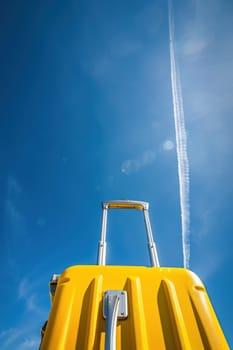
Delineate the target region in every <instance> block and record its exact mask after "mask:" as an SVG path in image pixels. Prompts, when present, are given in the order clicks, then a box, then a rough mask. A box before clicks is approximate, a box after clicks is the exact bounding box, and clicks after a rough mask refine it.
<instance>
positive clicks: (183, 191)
mask: <svg viewBox="0 0 233 350" xmlns="http://www.w3.org/2000/svg"><path fill="white" fill-rule="evenodd" d="M168 22H169V47H170V64H171V84H172V100H173V112H174V122H175V132H176V153H177V161H178V177H179V189H180V208H181V229H182V247H183V259H184V267H185V268H189V259H190V242H189V235H190V213H189V161H188V154H187V139H186V130H185V120H184V108H183V99H182V90H181V84H180V77H179V72H178V69H177V66H176V60H175V49H174V21H173V9H172V0H168Z"/></svg>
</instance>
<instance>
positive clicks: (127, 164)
mask: <svg viewBox="0 0 233 350" xmlns="http://www.w3.org/2000/svg"><path fill="white" fill-rule="evenodd" d="M154 160H155V152H153V151H150V150H149V151H145V152H143V154H142V155H141V156H139V157H138V158H137V159H127V160H125V161H124V162H123V163H122V165H121V172H122V173H123V174H125V175H130V174H132V173H136V172H138V171H139V170H140V169H141V168H143V167H145V166H148V165H150V164H152V163H153V162H154Z"/></svg>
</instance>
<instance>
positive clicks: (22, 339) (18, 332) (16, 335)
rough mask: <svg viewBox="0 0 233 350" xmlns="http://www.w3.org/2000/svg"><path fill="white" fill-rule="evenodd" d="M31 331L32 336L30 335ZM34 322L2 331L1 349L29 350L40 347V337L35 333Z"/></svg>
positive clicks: (0, 337)
mask: <svg viewBox="0 0 233 350" xmlns="http://www.w3.org/2000/svg"><path fill="white" fill-rule="evenodd" d="M30 332H31V334H32V335H31V336H30V335H28V334H30ZM34 332H35V330H34V329H32V324H30V323H29V324H27V325H25V326H23V327H21V328H9V329H6V330H3V331H2V332H1V333H0V342H1V350H12V349H19V350H27V349H38V347H39V344H40V337H39V336H37V335H35V334H33V333H34ZM38 334H39V330H38Z"/></svg>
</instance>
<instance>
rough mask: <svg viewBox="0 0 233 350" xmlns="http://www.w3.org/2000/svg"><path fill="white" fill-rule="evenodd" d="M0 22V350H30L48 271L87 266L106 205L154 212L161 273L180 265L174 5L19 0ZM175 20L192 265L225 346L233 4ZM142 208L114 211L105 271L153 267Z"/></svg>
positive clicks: (178, 5) (203, 4) (190, 3)
mask: <svg viewBox="0 0 233 350" xmlns="http://www.w3.org/2000/svg"><path fill="white" fill-rule="evenodd" d="M0 13H1V20H0V26H1V30H0V50H1V55H0V61H1V63H0V74H1V80H0V87H1V94H0V111H1V118H0V155H1V172H0V194H1V196H0V198H1V200H0V206H1V210H0V229H1V231H0V232H1V235H0V240H1V242H0V247H1V248H0V249H1V254H0V259H1V266H2V269H1V277H2V278H1V279H2V284H1V289H0V297H1V299H0V300H1V310H2V312H1V315H2V316H1V321H0V344H1V349H2V350H13V349H19V350H25V349H37V347H38V343H39V336H40V335H39V334H40V327H41V325H42V324H43V322H44V321H45V320H46V318H47V315H48V312H49V309H50V303H49V296H48V281H49V279H50V277H51V275H52V274H53V273H60V272H61V271H63V270H64V268H65V267H67V266H69V265H72V264H94V263H95V262H96V252H97V242H98V240H99V234H100V224H101V207H100V202H101V201H102V200H108V199H136V200H144V201H148V202H150V217H151V224H152V228H153V233H154V238H155V241H156V243H157V248H158V254H159V258H160V263H161V265H162V266H178V267H180V266H182V263H183V257H182V242H181V220H180V199H179V182H178V175H177V156H176V145H175V128H174V119H173V109H172V108H173V107H172V93H171V78H170V59H169V34H168V11H167V4H166V1H162V0H159V1H155V0H150V1H149V0H147V1H142V0H136V1H135V0H134V1H130V0H127V1H126V0H124V1H122V0H120V1H118V2H112V1H106V0H100V1H98V2H96V1H94V0H89V1H83V0H79V1H73V0H70V1H58V2H55V1H52V0H51V1H43V0H42V1H40V2H31V1H28V0H26V1H24V2H23V3H22V2H20V1H17V0H16V1H14V2H8V3H5V4H1V11H0ZM174 21H175V49H176V61H177V64H178V65H179V71H180V79H181V85H182V92H183V104H184V115H185V123H186V133H187V150H188V157H189V166H190V251H191V256H190V268H191V269H192V270H193V271H194V272H196V273H197V274H198V275H199V276H200V277H201V278H202V280H203V281H204V283H205V285H206V287H207V290H208V292H209V296H210V298H211V300H212V303H213V305H214V307H215V310H216V313H217V315H218V317H219V320H220V322H221V325H222V327H223V330H224V332H225V335H226V337H227V339H228V341H229V344H230V345H231V346H233V334H232V324H233V317H232V308H233V302H232V291H231V288H232V285H233V277H232V269H231V266H232V264H233V257H232V249H231V247H232V244H233V238H232V224H233V219H232V208H231V204H232V194H233V185H232V177H233V171H232V170H233V169H232V154H233V147H232V146H233V145H232V143H233V141H232V130H233V128H232V127H233V119H232V111H233V98H232V94H233V88H232V86H233V85H232V82H233V69H232V62H233V41H232V32H233V3H232V2H231V1H227V0H223V1H222V0H211V1H210V0H206V1H200V0H186V1H184V0H177V1H174ZM137 214H138V215H137ZM139 214H140V212H139V213H138V212H136V213H133V212H130V213H125V212H122V213H121V212H119V211H117V212H116V211H112V212H110V218H109V219H110V221H109V236H108V237H109V245H108V262H109V263H112V264H137V265H140V264H142V265H147V264H148V257H147V251H146V244H144V243H145V233H144V230H143V223H142V218H141V216H140V215H139ZM132 242H134V244H133V246H132Z"/></svg>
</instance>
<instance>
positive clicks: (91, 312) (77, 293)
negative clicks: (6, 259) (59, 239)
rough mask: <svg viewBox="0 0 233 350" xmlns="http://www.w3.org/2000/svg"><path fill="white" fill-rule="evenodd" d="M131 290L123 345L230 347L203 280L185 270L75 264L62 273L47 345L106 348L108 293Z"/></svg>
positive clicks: (56, 349)
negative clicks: (107, 291)
mask: <svg viewBox="0 0 233 350" xmlns="http://www.w3.org/2000/svg"><path fill="white" fill-rule="evenodd" d="M106 290H125V291H127V295H128V317H127V319H125V320H118V323H117V332H116V349H117V350H154V349H156V350H165V349H166V350H176V349H177V350H188V349H194V350H203V349H205V350H226V349H229V347H228V345H227V342H226V340H225V338H224V335H223V332H222V330H221V328H220V326H219V323H218V320H217V318H216V316H215V313H214V310H213V308H212V306H211V303H210V301H209V298H208V296H207V293H206V290H205V288H204V286H203V284H202V283H201V281H200V279H199V278H198V277H197V276H196V275H195V274H193V273H192V272H190V271H188V270H185V269H176V268H157V267H149V268H147V267H134V266H73V267H70V268H68V269H66V270H65V271H64V272H63V274H62V275H61V277H60V279H59V283H58V287H57V290H56V293H55V297H54V301H53V305H52V309H51V313H50V316H49V320H48V325H47V328H46V331H45V335H44V339H43V343H42V346H41V350H104V347H105V326H106V324H105V323H106V321H105V320H104V318H103V294H104V291H106Z"/></svg>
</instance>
